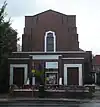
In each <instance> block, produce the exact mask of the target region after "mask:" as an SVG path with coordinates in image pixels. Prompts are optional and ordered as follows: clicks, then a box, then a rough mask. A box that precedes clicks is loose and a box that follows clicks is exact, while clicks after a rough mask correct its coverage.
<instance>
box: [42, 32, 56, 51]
mask: <svg viewBox="0 0 100 107" xmlns="http://www.w3.org/2000/svg"><path fill="white" fill-rule="evenodd" d="M48 33H52V34H53V38H54V51H47V37H48ZM44 51H45V52H56V35H55V32H53V31H47V32H45V43H44Z"/></svg>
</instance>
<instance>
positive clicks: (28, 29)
mask: <svg viewBox="0 0 100 107" xmlns="http://www.w3.org/2000/svg"><path fill="white" fill-rule="evenodd" d="M39 65H41V66H42V69H43V70H45V77H46V78H47V80H46V81H45V84H49V85H84V83H85V78H86V76H88V74H89V73H90V72H91V70H92V52H91V51H83V50H81V49H80V48H79V41H78V34H77V27H76V16H75V15H65V14H62V13H59V12H56V11H53V10H48V11H45V12H42V13H40V14H36V15H34V16H25V27H24V34H23V35H22V52H13V53H12V55H11V56H10V57H9V74H10V76H9V84H10V85H11V84H16V85H18V86H22V85H24V84H26V81H27V79H28V78H29V74H30V72H31V71H32V69H37V68H39ZM34 83H35V84H37V80H36V78H35V80H34Z"/></svg>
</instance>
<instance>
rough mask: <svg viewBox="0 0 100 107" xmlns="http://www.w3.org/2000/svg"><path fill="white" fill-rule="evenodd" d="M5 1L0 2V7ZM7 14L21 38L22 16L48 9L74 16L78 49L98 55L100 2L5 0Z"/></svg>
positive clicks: (93, 0) (99, 49) (78, 0)
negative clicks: (77, 35)
mask: <svg viewBox="0 0 100 107" xmlns="http://www.w3.org/2000/svg"><path fill="white" fill-rule="evenodd" d="M4 1H5V0H0V6H1V5H2V4H3V2H4ZM7 3H8V5H7V9H6V11H7V13H8V16H9V17H11V19H12V27H13V28H14V29H17V31H18V33H19V34H18V36H20V37H21V35H22V33H23V28H24V16H25V15H34V14H37V13H40V12H43V11H45V10H48V9H53V10H55V11H58V12H61V13H64V14H67V15H68V14H74V15H76V18H77V20H76V24H77V32H78V34H79V42H80V44H79V45H80V48H82V49H84V50H89V51H92V52H93V54H100V12H99V11H100V0H7Z"/></svg>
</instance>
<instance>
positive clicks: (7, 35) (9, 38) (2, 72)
mask: <svg viewBox="0 0 100 107" xmlns="http://www.w3.org/2000/svg"><path fill="white" fill-rule="evenodd" d="M6 6H7V3H6V2H4V4H3V6H2V7H1V8H0V91H1V90H5V89H7V87H6V86H7V84H8V71H9V69H8V56H9V55H10V54H11V53H12V51H13V50H16V49H14V48H17V47H16V43H17V32H16V31H15V30H14V29H13V28H12V27H11V21H10V19H9V20H5V18H6V15H7V14H6V12H5V9H6Z"/></svg>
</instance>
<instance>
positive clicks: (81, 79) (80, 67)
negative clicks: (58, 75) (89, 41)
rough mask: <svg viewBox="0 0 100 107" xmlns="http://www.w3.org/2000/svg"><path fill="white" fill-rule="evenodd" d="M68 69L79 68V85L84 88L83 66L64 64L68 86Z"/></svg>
mask: <svg viewBox="0 0 100 107" xmlns="http://www.w3.org/2000/svg"><path fill="white" fill-rule="evenodd" d="M68 67H78V68H79V85H80V86H82V85H83V78H82V64H64V85H67V68H68ZM73 72H74V71H73Z"/></svg>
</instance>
